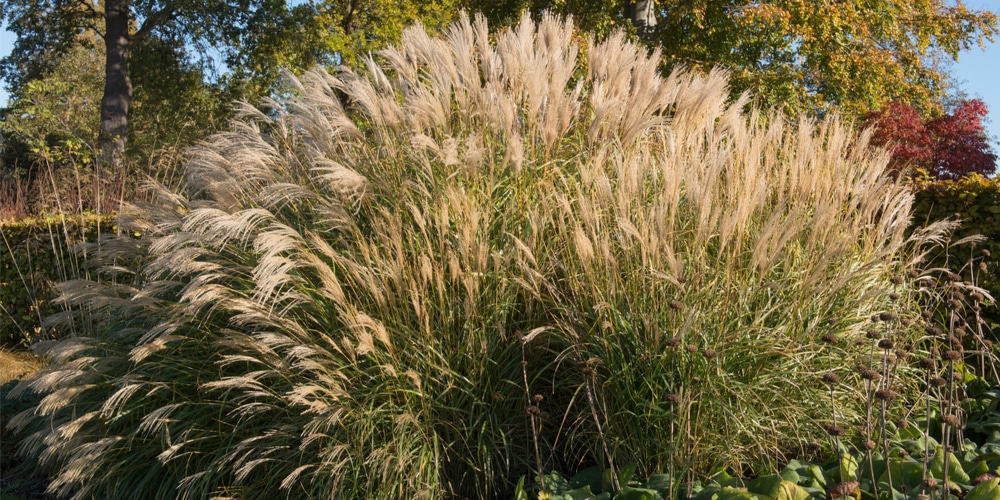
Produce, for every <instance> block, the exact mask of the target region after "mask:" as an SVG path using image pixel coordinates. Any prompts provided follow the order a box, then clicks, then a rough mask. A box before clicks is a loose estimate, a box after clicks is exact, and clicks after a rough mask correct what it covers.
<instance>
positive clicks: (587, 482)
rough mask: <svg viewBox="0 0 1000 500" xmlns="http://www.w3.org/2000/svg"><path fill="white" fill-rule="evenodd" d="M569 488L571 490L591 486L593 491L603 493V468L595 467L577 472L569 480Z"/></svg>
mask: <svg viewBox="0 0 1000 500" xmlns="http://www.w3.org/2000/svg"><path fill="white" fill-rule="evenodd" d="M569 486H570V488H582V487H584V486H589V487H590V488H591V489H592V490H597V491H601V468H600V467H598V466H596V465H595V466H592V467H587V468H586V469H583V470H582V471H580V472H577V473H576V475H574V476H573V477H572V478H571V479H570V480H569Z"/></svg>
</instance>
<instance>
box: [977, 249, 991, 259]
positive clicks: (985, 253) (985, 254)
mask: <svg viewBox="0 0 1000 500" xmlns="http://www.w3.org/2000/svg"><path fill="white" fill-rule="evenodd" d="M979 253H981V254H983V257H989V256H990V251H989V250H987V249H985V248H984V249H982V250H980V251H979Z"/></svg>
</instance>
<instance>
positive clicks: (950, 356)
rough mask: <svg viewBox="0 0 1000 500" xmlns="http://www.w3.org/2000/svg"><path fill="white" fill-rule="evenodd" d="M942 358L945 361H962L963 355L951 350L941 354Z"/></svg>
mask: <svg viewBox="0 0 1000 500" xmlns="http://www.w3.org/2000/svg"><path fill="white" fill-rule="evenodd" d="M941 358H942V359H944V360H945V361H960V360H961V359H962V353H960V352H958V351H955V350H951V349H949V350H947V351H945V352H943V353H942V354H941Z"/></svg>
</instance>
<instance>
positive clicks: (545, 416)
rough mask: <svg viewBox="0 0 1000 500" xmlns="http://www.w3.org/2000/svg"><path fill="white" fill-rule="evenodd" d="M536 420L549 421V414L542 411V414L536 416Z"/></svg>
mask: <svg viewBox="0 0 1000 500" xmlns="http://www.w3.org/2000/svg"><path fill="white" fill-rule="evenodd" d="M538 418H540V419H542V420H548V419H549V412H547V411H543V412H541V413H539V414H538Z"/></svg>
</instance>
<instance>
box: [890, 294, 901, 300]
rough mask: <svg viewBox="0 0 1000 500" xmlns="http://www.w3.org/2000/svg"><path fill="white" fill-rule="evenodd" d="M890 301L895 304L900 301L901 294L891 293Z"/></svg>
mask: <svg viewBox="0 0 1000 500" xmlns="http://www.w3.org/2000/svg"><path fill="white" fill-rule="evenodd" d="M889 300H891V301H893V302H895V301H897V300H899V294H898V293H890V294H889Z"/></svg>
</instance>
